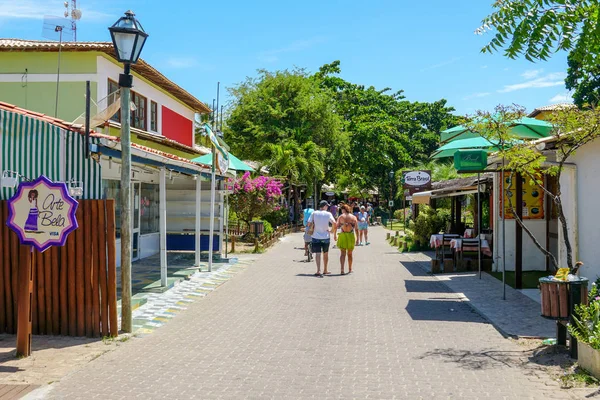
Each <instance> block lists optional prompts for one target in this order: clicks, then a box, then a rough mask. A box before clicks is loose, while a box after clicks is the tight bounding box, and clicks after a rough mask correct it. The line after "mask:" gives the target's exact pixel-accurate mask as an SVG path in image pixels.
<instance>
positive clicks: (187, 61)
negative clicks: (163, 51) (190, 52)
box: [167, 57, 198, 68]
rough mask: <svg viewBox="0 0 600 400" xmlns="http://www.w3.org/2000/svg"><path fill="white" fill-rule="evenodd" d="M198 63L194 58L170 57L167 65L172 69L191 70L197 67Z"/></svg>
mask: <svg viewBox="0 0 600 400" xmlns="http://www.w3.org/2000/svg"><path fill="white" fill-rule="evenodd" d="M197 64H198V62H197V61H196V59H195V58H193V57H169V58H168V59H167V65H168V66H169V67H171V68H190V67H193V66H195V65H197Z"/></svg>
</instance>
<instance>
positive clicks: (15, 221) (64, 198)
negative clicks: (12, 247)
mask: <svg viewBox="0 0 600 400" xmlns="http://www.w3.org/2000/svg"><path fill="white" fill-rule="evenodd" d="M77 205H78V203H77V200H75V199H74V198H72V197H71V196H70V195H69V191H68V190H67V185H65V184H64V183H62V182H52V181H51V180H50V179H48V178H46V177H45V176H43V175H42V176H40V177H39V178H37V179H35V180H33V181H30V182H21V183H20V184H19V186H18V188H17V191H16V193H15V195H14V196H13V197H11V198H10V200H8V221H7V223H6V224H7V225H8V227H9V228H10V229H12V230H13V231H15V232H16V234H17V236H18V237H19V241H20V242H21V244H24V245H31V246H33V247H34V248H35V249H37V250H39V251H40V252H42V251H44V250H46V249H47V248H49V247H50V246H64V245H65V241H66V240H67V236H68V235H69V233H71V232H73V231H74V230H75V229H77V219H76V217H75V211H77Z"/></svg>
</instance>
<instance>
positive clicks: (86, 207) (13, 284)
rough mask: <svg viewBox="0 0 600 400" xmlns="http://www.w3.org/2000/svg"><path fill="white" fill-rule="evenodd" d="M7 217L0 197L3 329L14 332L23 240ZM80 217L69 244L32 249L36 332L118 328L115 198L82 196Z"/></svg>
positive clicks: (97, 332)
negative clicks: (10, 227) (90, 198)
mask: <svg viewBox="0 0 600 400" xmlns="http://www.w3.org/2000/svg"><path fill="white" fill-rule="evenodd" d="M7 218H8V207H7V202H6V201H0V222H1V224H0V333H4V332H6V333H13V334H14V333H16V330H17V285H18V281H17V272H18V267H19V250H20V246H21V245H20V244H19V239H18V237H17V235H16V234H15V233H14V232H13V231H12V230H10V229H9V228H8V227H7V226H6V220H7ZM77 222H78V224H79V228H78V229H77V230H75V231H74V232H72V233H71V234H70V235H69V237H68V238H67V241H66V244H65V246H63V247H51V248H49V249H48V250H46V251H45V252H43V253H40V252H38V251H37V250H33V254H32V263H33V268H32V270H33V298H32V301H31V308H32V316H31V318H32V325H33V326H32V333H33V334H34V335H35V334H40V335H65V336H88V337H99V336H116V335H117V334H118V326H117V324H118V322H117V267H116V255H115V241H116V237H115V202H114V200H80V201H79V206H78V207H77Z"/></svg>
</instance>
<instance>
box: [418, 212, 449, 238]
mask: <svg viewBox="0 0 600 400" xmlns="http://www.w3.org/2000/svg"><path fill="white" fill-rule="evenodd" d="M449 221H450V211H449V210H446V209H437V210H436V209H433V208H431V207H428V206H423V208H422V210H421V212H420V213H419V216H418V217H417V220H416V221H415V224H414V241H415V242H416V243H417V242H418V243H419V244H421V245H425V244H428V243H429V238H430V237H431V235H433V234H436V233H439V232H440V231H441V230H443V229H445V228H446V225H447V224H448V222H449Z"/></svg>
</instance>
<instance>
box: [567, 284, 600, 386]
mask: <svg viewBox="0 0 600 400" xmlns="http://www.w3.org/2000/svg"><path fill="white" fill-rule="evenodd" d="M574 314H575V315H573V316H572V319H573V323H572V324H569V326H568V330H569V333H570V334H571V336H572V337H574V338H576V339H577V353H578V359H577V363H578V364H579V366H580V367H581V368H583V369H585V370H586V371H588V372H589V373H591V374H592V375H593V376H594V377H596V378H598V379H600V296H599V293H598V285H597V284H596V283H593V284H592V289H591V290H590V303H589V304H580V305H578V306H576V307H575V313H574Z"/></svg>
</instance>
